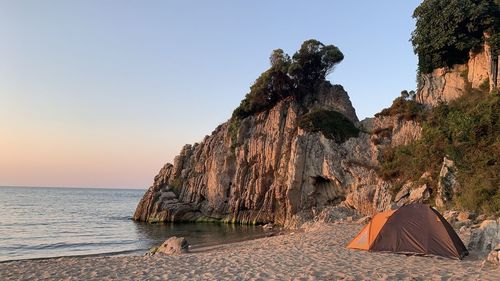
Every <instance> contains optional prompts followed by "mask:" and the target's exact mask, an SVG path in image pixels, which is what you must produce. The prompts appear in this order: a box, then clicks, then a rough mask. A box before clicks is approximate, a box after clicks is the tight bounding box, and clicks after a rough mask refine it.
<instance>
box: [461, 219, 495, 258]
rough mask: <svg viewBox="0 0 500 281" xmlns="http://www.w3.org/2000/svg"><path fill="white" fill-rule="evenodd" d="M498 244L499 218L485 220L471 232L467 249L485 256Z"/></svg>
mask: <svg viewBox="0 0 500 281" xmlns="http://www.w3.org/2000/svg"><path fill="white" fill-rule="evenodd" d="M499 243H500V218H497V219H496V220H485V221H483V222H482V223H481V225H480V226H479V227H478V228H475V229H473V230H472V233H471V237H470V241H469V245H468V247H469V248H471V249H474V250H477V251H479V252H480V253H482V254H483V255H487V254H488V253H490V252H491V251H492V250H494V249H495V248H496V245H497V244H499Z"/></svg>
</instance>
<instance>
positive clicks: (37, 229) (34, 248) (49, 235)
mask: <svg viewBox="0 0 500 281" xmlns="http://www.w3.org/2000/svg"><path fill="white" fill-rule="evenodd" d="M144 192H145V190H143V189H142V190H133V189H94V188H45V187H44V188H41V187H0V262H4V261H11V260H22V259H40V258H52V257H63V256H93V255H144V254H145V253H146V252H147V251H148V250H149V249H150V248H152V247H157V246H159V245H161V243H162V242H163V241H165V240H166V239H168V238H169V237H171V236H183V237H185V238H186V240H187V241H188V242H189V243H190V244H191V250H192V251H203V250H206V249H210V248H211V247H214V246H217V245H221V244H226V243H232V242H238V241H243V240H249V239H254V238H259V237H264V236H265V232H264V231H263V229H262V227H259V226H245V225H230V224H221V223H196V224H195V223H163V224H147V223H141V222H136V221H133V220H132V219H131V218H132V215H133V213H134V211H135V207H136V206H137V203H138V202H139V200H140V199H141V197H142V195H143V194H144Z"/></svg>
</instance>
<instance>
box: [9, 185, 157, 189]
mask: <svg viewBox="0 0 500 281" xmlns="http://www.w3.org/2000/svg"><path fill="white" fill-rule="evenodd" d="M3 187H13V188H70V189H127V190H145V189H147V188H140V187H82V186H31V185H0V188H3Z"/></svg>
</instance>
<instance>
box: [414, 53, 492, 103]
mask: <svg viewBox="0 0 500 281" xmlns="http://www.w3.org/2000/svg"><path fill="white" fill-rule="evenodd" d="M499 62H500V57H498V56H497V57H494V56H493V55H492V53H491V50H490V47H489V46H488V45H487V44H485V45H484V46H483V48H482V50H481V51H480V52H479V53H471V54H470V55H469V61H468V62H467V63H466V64H461V65H455V66H453V67H451V68H448V67H444V68H438V69H435V70H434V71H433V72H432V73H429V74H422V75H421V76H420V88H419V89H418V91H417V97H416V98H417V101H418V102H420V103H423V104H427V105H430V106H435V105H437V104H439V103H440V102H449V101H452V100H454V99H456V98H458V97H460V96H462V95H463V94H464V93H465V92H466V89H467V87H469V85H470V87H472V88H474V89H482V88H483V87H484V88H485V89H484V90H489V91H492V90H493V89H494V88H499V87H500V79H499V73H498V72H499V71H498V65H499Z"/></svg>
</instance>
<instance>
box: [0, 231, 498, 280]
mask: <svg viewBox="0 0 500 281" xmlns="http://www.w3.org/2000/svg"><path fill="white" fill-rule="evenodd" d="M361 228H362V225H358V224H327V225H321V226H319V227H317V228H315V229H314V230H311V231H307V232H296V233H289V234H286V235H280V236H274V237H268V238H262V239H256V240H251V241H245V242H240V243H234V244H227V245H222V246H220V247H216V248H214V249H211V250H209V251H206V252H200V253H188V254H183V255H180V256H123V257H80V258H70V257H66V258H54V259H45V260H26V261H12V262H6V263H0V280H4V281H7V280H500V268H498V267H497V268H494V267H491V266H484V267H482V266H481V260H480V259H478V258H477V257H474V254H472V255H471V256H469V257H466V258H465V259H464V260H462V261H458V260H451V259H444V258H437V257H420V256H405V255H398V254H391V253H371V252H366V251H358V250H351V249H347V248H346V244H347V243H348V242H349V241H350V240H351V239H352V238H353V237H354V236H355V235H356V234H357V232H358V231H359V230H360V229H361Z"/></svg>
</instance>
